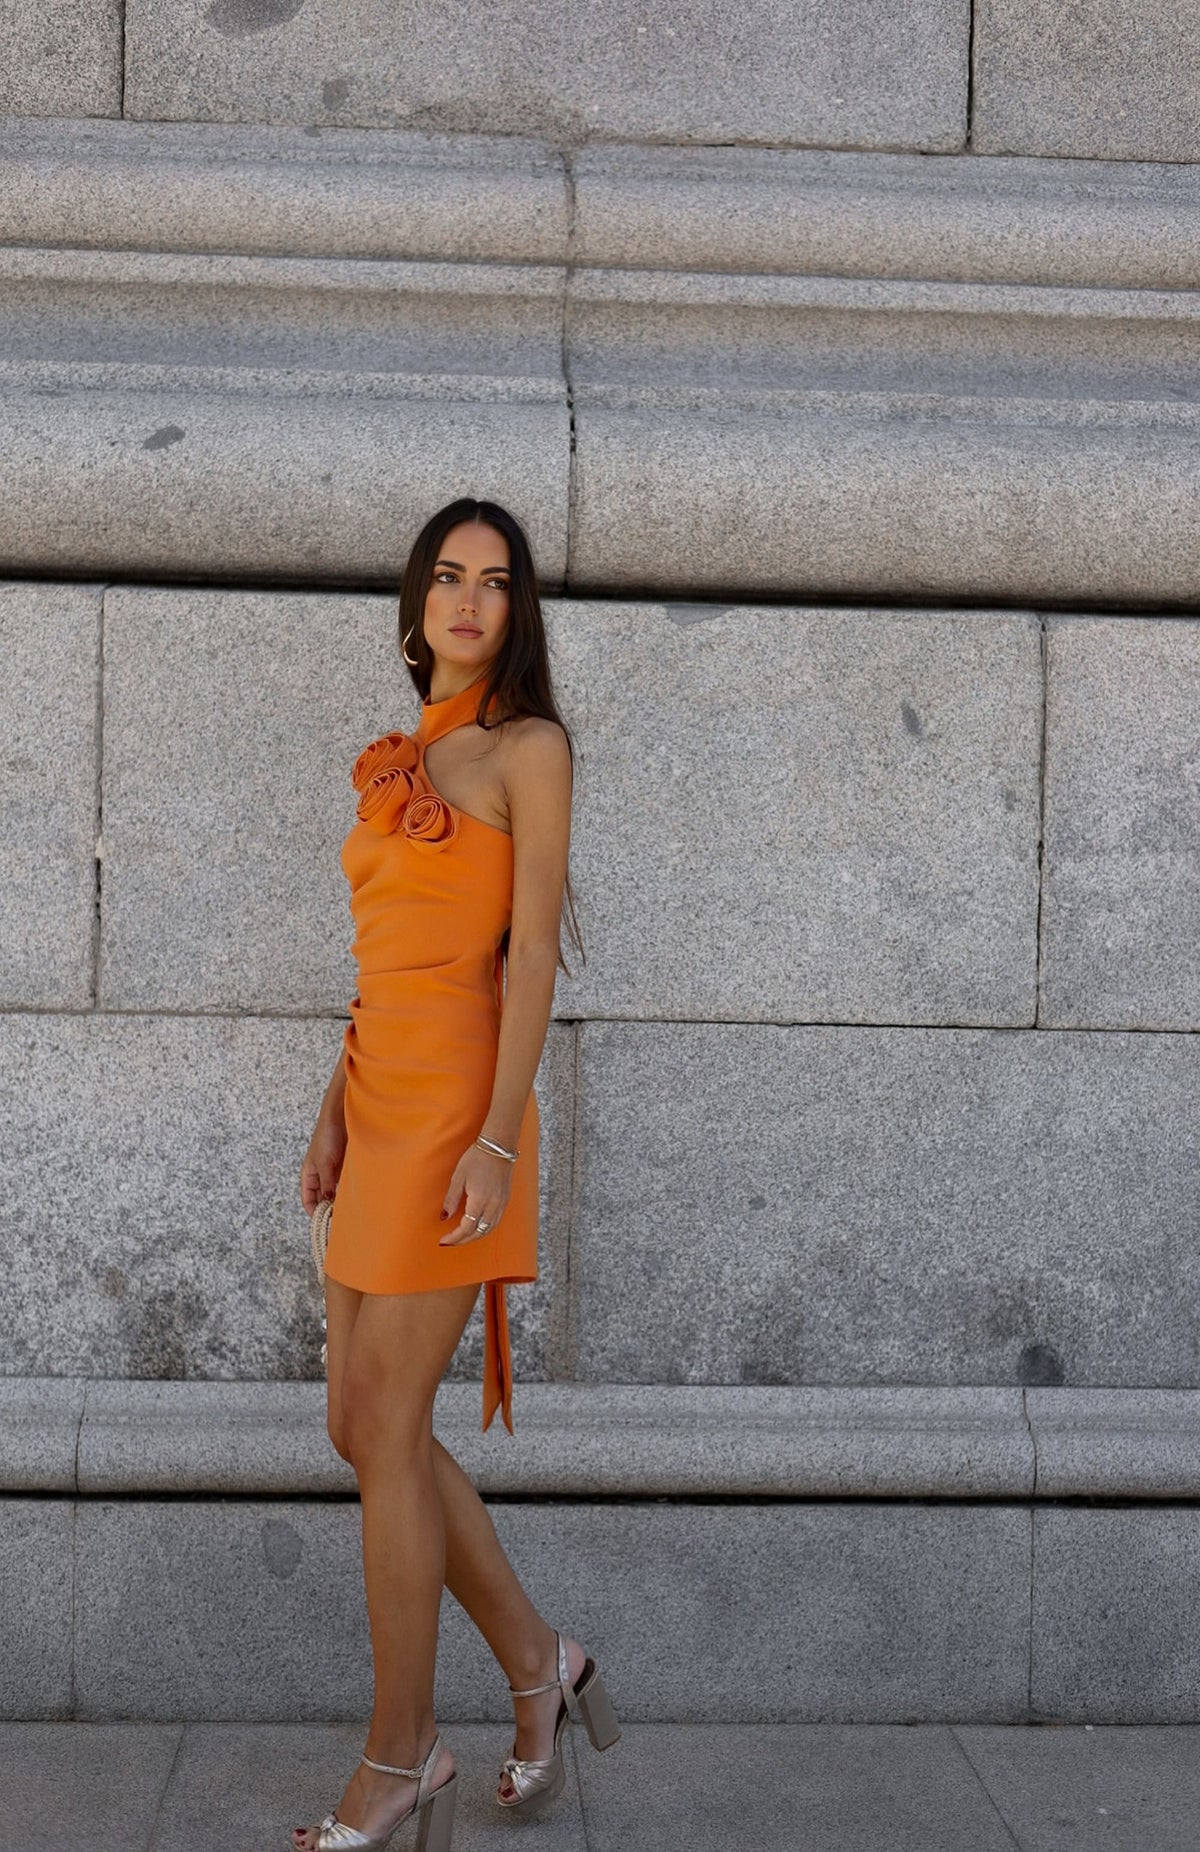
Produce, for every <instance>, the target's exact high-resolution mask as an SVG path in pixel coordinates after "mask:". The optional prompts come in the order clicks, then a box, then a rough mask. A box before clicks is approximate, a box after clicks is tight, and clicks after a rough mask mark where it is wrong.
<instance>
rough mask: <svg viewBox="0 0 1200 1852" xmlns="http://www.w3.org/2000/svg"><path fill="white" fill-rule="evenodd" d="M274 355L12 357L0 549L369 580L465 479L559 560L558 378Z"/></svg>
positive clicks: (563, 461) (42, 567)
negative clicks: (226, 360)
mask: <svg viewBox="0 0 1200 1852" xmlns="http://www.w3.org/2000/svg"><path fill="white" fill-rule="evenodd" d="M226 308H227V313H228V314H229V315H230V316H235V315H236V314H237V313H238V306H237V304H236V303H235V302H234V301H229V302H227V305H226ZM179 332H180V333H183V334H186V332H187V320H186V317H185V318H184V319H183V322H182V323H181V327H180V330H179ZM83 336H84V338H90V336H89V331H88V330H87V329H86V328H85V329H84V330H83ZM290 364H292V363H289V361H288V359H287V357H286V354H285V352H283V351H279V350H277V351H276V352H275V353H274V354H273V356H272V360H271V365H270V366H269V367H266V368H263V367H259V368H255V367H253V366H248V367H245V368H241V367H240V366H239V365H238V363H237V361H236V357H234V358H233V359H232V362H231V364H230V365H228V366H206V365H205V363H204V362H203V361H197V362H196V363H195V365H193V364H192V363H191V362H190V361H189V360H188V359H187V357H186V355H184V356H179V355H178V354H177V356H176V359H175V361H173V362H170V363H167V364H165V365H162V364H159V362H158V361H157V360H156V359H155V358H154V357H153V356H152V355H151V354H150V353H148V352H147V351H146V350H143V352H142V354H141V355H140V356H139V355H138V354H136V353H131V354H129V355H128V356H127V357H126V358H125V359H114V360H112V361H110V362H97V363H96V364H95V366H94V367H93V366H92V365H91V363H89V362H82V363H81V362H79V361H77V360H76V359H75V358H71V359H70V360H65V361H61V362H60V361H49V362H46V363H42V362H40V361H36V360H32V359H31V360H30V361H28V362H27V363H22V364H21V365H20V366H19V367H17V368H16V371H17V372H18V373H19V374H20V378H19V379H18V380H17V381H16V382H15V383H14V382H13V381H11V380H10V385H9V390H8V391H7V392H5V394H4V395H3V399H2V402H0V414H2V417H3V427H4V433H5V446H4V450H3V453H2V454H0V510H2V517H3V518H2V520H0V561H2V562H4V563H5V564H6V565H7V567H8V568H9V569H10V570H12V571H22V572H24V571H33V572H39V573H52V574H57V573H61V572H64V571H67V572H89V573H90V572H104V573H111V574H124V573H131V572H136V573H138V574H141V575H142V576H144V577H145V578H148V579H153V578H156V577H164V578H170V577H176V576H178V577H180V578H189V579H202V580H207V581H209V582H215V583H218V584H219V583H221V582H225V583H229V582H231V581H232V582H233V583H234V584H236V585H239V587H240V585H241V584H244V583H245V582H246V581H247V580H250V581H253V580H255V579H264V578H265V579H268V580H270V579H274V580H279V579H281V578H282V579H291V580H300V581H302V582H306V583H307V584H310V585H311V584H317V585H321V584H332V585H339V584H346V583H347V582H349V583H352V584H354V585H358V586H364V585H365V586H367V587H369V588H385V587H390V586H393V585H398V584H399V579H400V573H401V570H402V568H403V563H404V560H405V558H406V556H407V553H408V550H409V548H410V547H411V545H412V542H413V540H415V538H416V535H417V533H418V531H419V529H420V528H421V527H422V526H423V524H424V522H425V521H426V519H427V518H428V517H429V515H430V514H432V513H433V512H434V510H435V509H436V508H439V507H441V506H442V505H443V503H445V502H448V501H450V500H452V499H453V498H454V497H455V496H458V495H462V494H464V493H469V494H473V495H478V496H481V497H492V498H494V499H496V500H499V501H502V502H504V503H505V504H506V505H507V506H509V507H511V508H512V509H513V511H514V512H515V513H516V514H517V515H518V517H519V518H520V519H521V520H522V521H523V522H524V523H525V524H526V526H527V529H528V530H529V532H530V534H531V537H532V539H533V542H534V545H535V547H536V548H537V553H538V558H539V561H540V562H541V563H542V564H543V566H544V569H545V571H546V572H547V574H548V576H549V578H550V579H551V581H553V579H554V578H555V577H556V576H559V575H560V574H561V570H562V562H563V559H564V556H565V549H566V502H567V488H566V475H567V465H568V457H569V448H570V422H569V413H568V410H567V406H566V402H565V400H566V395H565V391H564V389H563V388H562V386H561V383H559V382H558V381H555V380H551V381H544V380H538V379H533V380H521V379H517V380H515V381H514V382H513V383H512V384H511V387H510V386H509V384H508V383H506V382H505V381H499V382H497V381H495V380H491V379H488V378H486V377H485V378H482V379H480V378H478V377H474V378H471V379H465V378H464V377H463V376H462V375H459V376H458V377H455V376H454V375H453V374H449V375H447V374H445V373H439V374H438V375H437V376H435V377H432V378H428V377H416V376H410V377H409V378H407V379H405V378H399V379H398V378H396V377H395V376H393V375H390V374H385V375H384V376H383V377H382V378H381V377H380V376H379V375H378V374H376V375H375V376H374V377H373V378H367V379H365V380H364V379H363V378H362V376H361V375H358V374H356V373H355V371H354V370H353V369H349V370H344V371H343V373H342V375H341V376H340V377H337V376H333V375H331V374H330V372H329V369H328V368H327V367H323V366H317V367H310V368H307V369H304V368H301V367H299V365H298V363H297V370H296V373H295V375H294V376H293V377H292V378H290V379H289V377H288V368H289V365H290ZM89 371H90V373H91V378H90V380H88V379H86V378H85V377H84V375H85V372H89ZM360 387H361V390H360Z"/></svg>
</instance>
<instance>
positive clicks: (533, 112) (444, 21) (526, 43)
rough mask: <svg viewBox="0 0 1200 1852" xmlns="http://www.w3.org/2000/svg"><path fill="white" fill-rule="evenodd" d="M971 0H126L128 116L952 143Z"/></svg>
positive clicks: (961, 129)
mask: <svg viewBox="0 0 1200 1852" xmlns="http://www.w3.org/2000/svg"><path fill="white" fill-rule="evenodd" d="M968 28H969V8H968V6H967V4H966V0H921V3H920V4H919V5H907V6H902V7H890V8H889V7H876V6H871V5H869V4H864V0H836V3H835V4H834V5H832V6H830V5H825V6H822V5H819V4H817V3H816V0H800V3H799V4H798V5H796V6H793V7H791V8H788V9H786V10H781V9H780V7H779V6H778V5H776V4H775V3H774V0H753V3H752V4H748V5H746V6H745V7H744V8H743V9H742V10H741V11H740V12H738V13H736V14H731V13H730V12H729V11H728V9H723V8H721V7H719V6H717V5H714V4H713V0H705V4H703V5H701V6H695V7H692V8H690V9H687V10H684V9H681V8H680V7H678V6H676V5H673V4H671V3H670V0H656V4H654V5H652V6H647V5H645V4H642V5H635V4H633V0H608V3H607V4H606V5H604V6H602V7H597V8H595V9H594V10H592V9H586V8H568V9H562V10H559V9H555V8H545V7H538V6H535V5H532V4H530V3H529V0H517V3H516V4H509V5H506V6H505V7H504V8H503V9H501V10H500V11H499V12H497V13H496V14H494V15H493V16H491V29H490V30H489V31H488V32H487V33H482V34H481V33H480V32H479V31H478V28H477V22H476V21H475V20H474V19H473V17H472V16H471V15H470V14H468V13H465V12H463V13H457V12H447V11H444V10H443V11H437V10H434V9H428V8H415V9H410V10H409V11H408V13H407V14H406V15H405V18H404V26H403V30H402V31H397V26H396V16H395V13H394V11H393V9H391V8H390V7H388V6H387V5H386V4H385V0H343V4H342V5H341V6H340V7H339V9H338V12H337V15H336V17H335V16H334V15H332V14H328V13H325V12H323V11H322V10H321V9H320V8H316V7H304V6H303V5H302V4H301V3H300V0H287V3H286V4H282V5H279V4H265V3H264V0H213V4H211V5H209V6H207V7H206V8H205V9H204V10H203V11H201V10H200V9H199V8H198V7H186V8H182V7H180V6H178V5H177V4H175V0H127V5H126V27H125V45H126V87H125V113H126V114H127V115H129V116H136V117H181V118H191V119H198V118H202V117H203V118H209V119H217V120H223V121H238V120H240V121H246V120H259V121H273V122H307V123H312V124H317V125H319V124H325V123H334V124H337V123H358V124H361V125H363V126H365V127H385V128H386V127H414V128H425V129H439V130H451V131H461V130H482V131H486V132H496V133H501V134H525V135H527V134H530V133H533V134H543V135H549V136H552V137H554V138H555V139H556V140H562V141H568V142H579V141H584V140H587V139H588V138H589V137H592V136H599V137H605V136H615V137H619V138H621V139H625V140H636V139H643V140H644V139H649V140H655V141H698V142H707V141H717V142H729V141H770V142H815V143H824V142H833V143H837V144H840V145H842V146H845V145H852V146H861V147H884V148H888V147H891V148H895V147H913V148H923V149H929V150H945V149H952V148H960V147H961V146H962V145H963V141H964V138H965V134H966V85H967V38H968Z"/></svg>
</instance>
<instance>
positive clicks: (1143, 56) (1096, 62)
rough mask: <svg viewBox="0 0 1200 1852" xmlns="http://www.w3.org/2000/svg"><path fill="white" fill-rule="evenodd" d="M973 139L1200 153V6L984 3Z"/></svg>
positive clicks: (991, 148)
mask: <svg viewBox="0 0 1200 1852" xmlns="http://www.w3.org/2000/svg"><path fill="white" fill-rule="evenodd" d="M973 44H974V59H973V62H974V90H973V107H972V124H971V140H972V145H973V146H974V147H975V148H976V149H978V151H979V152H980V153H981V154H1063V155H1072V156H1087V157H1096V156H1100V157H1109V158H1111V157H1114V156H1115V157H1118V158H1120V159H1122V160H1152V161H1195V160H1198V159H1200V114H1198V112H1197V109H1196V94H1197V89H1198V88H1200V6H1198V5H1197V3H1196V0H1180V3H1179V4H1178V5H1177V6H1173V7H1155V6H1144V5H1140V4H1139V3H1138V0H1106V4H1104V5H1103V6H1095V5H1085V6H1063V5H1061V4H1060V3H1059V0H978V4H977V6H976V8H975V33H974V41H973Z"/></svg>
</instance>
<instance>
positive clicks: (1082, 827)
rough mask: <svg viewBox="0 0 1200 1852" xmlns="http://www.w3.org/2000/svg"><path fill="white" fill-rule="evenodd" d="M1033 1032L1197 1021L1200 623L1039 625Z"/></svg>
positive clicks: (1116, 620)
mask: <svg viewBox="0 0 1200 1852" xmlns="http://www.w3.org/2000/svg"><path fill="white" fill-rule="evenodd" d="M1046 662H1047V671H1046V767H1045V793H1046V795H1045V856H1044V863H1043V875H1042V912H1041V940H1042V948H1041V961H1040V966H1039V972H1040V979H1039V987H1040V992H1041V996H1040V1002H1039V1011H1038V1021H1039V1023H1043V1024H1045V1025H1046V1027H1047V1028H1054V1029H1059V1028H1113V1029H1196V1028H1200V976H1198V974H1197V969H1196V961H1195V958H1194V957H1193V955H1192V947H1193V945H1194V944H1195V941H1196V938H1197V934H1198V933H1200V833H1198V831H1197V816H1198V809H1200V733H1198V732H1197V724H1196V712H1197V693H1198V691H1200V621H1198V620H1196V619H1194V618H1186V617H1163V618H1151V617H1134V616H1124V617H1109V618H1098V617H1097V618H1093V617H1086V616H1080V617H1053V618H1050V619H1049V620H1048V622H1047V630H1046Z"/></svg>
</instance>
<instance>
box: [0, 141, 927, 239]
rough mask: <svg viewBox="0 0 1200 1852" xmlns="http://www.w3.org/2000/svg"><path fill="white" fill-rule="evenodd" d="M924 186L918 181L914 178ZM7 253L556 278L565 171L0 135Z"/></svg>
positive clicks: (382, 155) (491, 153)
mask: <svg viewBox="0 0 1200 1852" xmlns="http://www.w3.org/2000/svg"><path fill="white" fill-rule="evenodd" d="M917 171H918V173H919V167H918V170H917ZM0 207H2V209H3V225H4V232H5V238H6V240H8V241H9V242H12V243H18V242H19V243H22V244H33V245H37V244H58V245H74V246H80V247H87V248H91V247H96V246H100V247H108V248H109V249H111V250H123V251H139V250H142V251H144V250H150V251H201V252H203V251H208V252H216V251H239V252H244V253H248V254H251V255H264V256H265V255H275V256H282V257H334V256H337V257H355V258H375V259H383V260H390V259H394V258H396V257H399V256H404V257H419V258H455V259H459V260H462V261H463V262H464V263H466V264H471V265H475V264H483V263H495V264H505V263H509V264H511V263H522V264H537V263H551V264H553V263H561V262H562V261H563V260H564V258H565V256H566V232H567V212H568V197H567V181H566V173H565V157H564V155H563V154H561V153H560V152H559V151H558V150H557V149H554V148H552V147H549V146H548V145H546V144H545V143H542V142H538V141H533V140H528V139H526V138H525V137H522V136H515V135H514V136H488V135H456V136H448V135H425V134H420V133H417V132H409V131H404V130H388V129H373V130H370V131H369V132H364V131H362V130H355V129H322V130H321V131H320V133H319V134H313V133H311V132H309V131H307V130H305V129H300V128H286V127H285V128H273V127H266V126H260V125H258V124H253V125H242V124H236V125H235V124H219V125H216V124H211V123H203V122H98V121H90V122H88V121H58V122H30V121H24V120H18V121H11V120H10V121H4V120H0Z"/></svg>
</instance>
